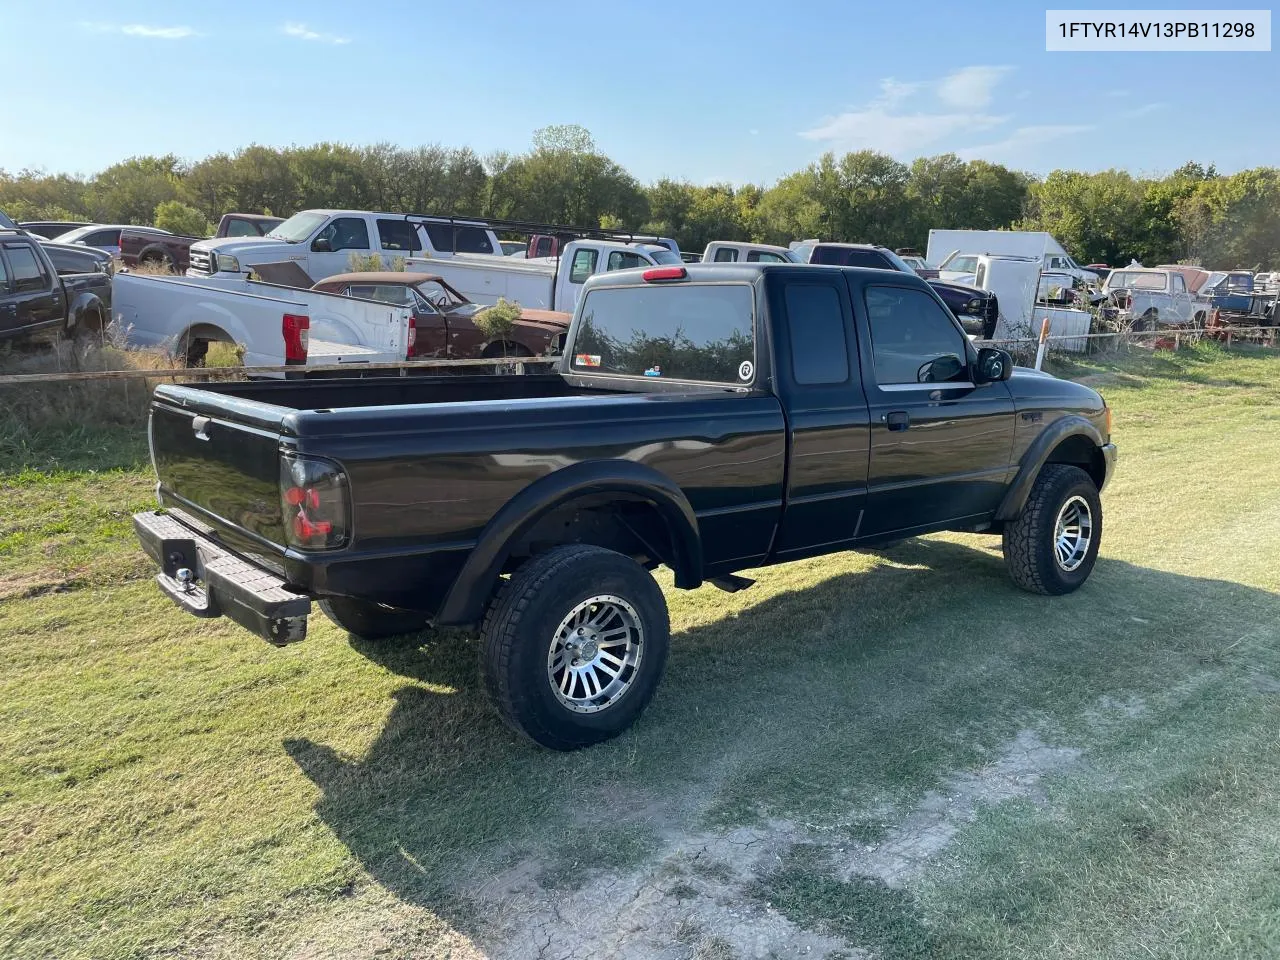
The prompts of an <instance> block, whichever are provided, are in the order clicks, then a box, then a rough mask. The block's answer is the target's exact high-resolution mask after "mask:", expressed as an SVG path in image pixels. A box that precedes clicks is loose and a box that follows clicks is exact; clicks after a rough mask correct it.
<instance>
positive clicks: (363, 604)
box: [320, 597, 430, 640]
mask: <svg viewBox="0 0 1280 960" xmlns="http://www.w3.org/2000/svg"><path fill="white" fill-rule="evenodd" d="M320 609H321V610H323V611H324V615H325V616H326V617H328V618H329V619H330V620H332V621H333V622H334V623H336V624H337V625H338V626H340V627H341V628H342V629H343V630H345V631H347V633H349V634H351V635H352V636H355V637H359V638H360V639H362V640H381V639H383V638H385V637H394V636H398V635H399V634H402V633H415V632H417V631H418V630H421V629H423V628H424V627H426V625H427V622H428V620H429V619H430V618H429V617H428V615H427V614H425V613H423V612H422V611H420V610H402V609H400V608H399V607H384V606H383V605H382V604H380V603H370V602H369V601H368V600H357V599H355V598H354V597H329V598H328V599H325V600H321V601H320Z"/></svg>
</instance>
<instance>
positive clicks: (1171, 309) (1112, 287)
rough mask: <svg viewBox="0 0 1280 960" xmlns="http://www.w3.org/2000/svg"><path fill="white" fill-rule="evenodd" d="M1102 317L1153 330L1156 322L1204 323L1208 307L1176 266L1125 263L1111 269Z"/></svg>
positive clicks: (1173, 323) (1201, 325) (1176, 324)
mask: <svg viewBox="0 0 1280 960" xmlns="http://www.w3.org/2000/svg"><path fill="white" fill-rule="evenodd" d="M1102 292H1103V294H1104V295H1105V298H1106V299H1105V300H1104V301H1103V306H1102V317H1103V319H1105V320H1109V321H1112V322H1116V323H1120V324H1123V325H1127V326H1132V327H1133V328H1134V329H1138V330H1152V329H1155V328H1156V327H1157V326H1162V327H1170V326H1191V325H1194V326H1198V327H1203V326H1204V325H1205V320H1206V319H1207V318H1208V313H1209V307H1208V305H1207V303H1206V301H1205V300H1204V299H1202V298H1201V297H1197V296H1195V295H1194V294H1192V293H1191V291H1190V290H1188V289H1187V280H1186V277H1184V276H1183V274H1182V273H1181V272H1179V271H1177V270H1160V269H1157V268H1154V267H1124V268H1121V269H1116V270H1113V271H1111V273H1110V275H1109V276H1108V277H1107V282H1106V285H1105V286H1104V287H1103V288H1102Z"/></svg>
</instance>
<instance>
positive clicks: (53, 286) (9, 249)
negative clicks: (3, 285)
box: [4, 240, 67, 330]
mask: <svg viewBox="0 0 1280 960" xmlns="http://www.w3.org/2000/svg"><path fill="white" fill-rule="evenodd" d="M4 253H5V259H7V260H8V261H9V263H8V267H9V274H10V281H9V282H10V284H11V286H12V289H13V293H12V294H10V296H9V297H8V298H7V300H8V303H9V305H10V306H11V307H12V308H13V310H12V311H6V312H7V313H8V314H9V315H8V316H6V318H5V319H6V323H7V324H9V325H10V326H11V327H12V328H13V329H19V330H20V329H23V328H25V327H36V326H41V325H43V324H48V323H53V322H55V321H57V320H61V319H63V318H64V317H65V316H66V310H67V304H66V302H65V299H64V297H63V294H62V283H61V282H60V281H59V280H58V278H57V277H55V276H54V275H53V274H51V273H50V272H49V269H48V268H47V267H46V266H45V263H44V260H43V259H42V258H41V257H40V256H38V255H37V253H36V251H35V250H33V249H32V248H31V244H30V242H29V241H26V240H14V241H8V242H6V243H5V244H4Z"/></svg>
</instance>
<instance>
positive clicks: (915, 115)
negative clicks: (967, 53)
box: [800, 67, 1009, 155]
mask: <svg viewBox="0 0 1280 960" xmlns="http://www.w3.org/2000/svg"><path fill="white" fill-rule="evenodd" d="M1008 71H1009V68H1008V67H964V68H963V69H960V70H957V71H955V72H954V73H951V74H948V75H947V76H946V77H943V78H942V79H941V80H914V81H902V80H897V79H894V78H893V77H888V78H886V79H884V80H881V81H880V95H879V96H878V97H876V98H875V99H874V100H872V101H871V102H870V103H868V104H866V105H864V106H861V107H857V108H855V109H853V110H849V111H848V112H846V113H842V114H839V115H837V116H834V117H828V118H827V119H825V120H823V121H822V122H821V123H820V124H818V125H817V126H816V127H813V128H812V129H809V130H804V131H802V132H801V133H800V136H802V137H804V138H805V139H806V140H817V141H821V142H825V143H827V144H828V145H829V146H830V147H831V148H832V149H835V150H868V149H870V150H883V151H885V152H886V153H891V154H897V155H904V154H911V153H913V152H914V151H917V150H920V149H921V148H923V147H927V146H929V145H930V144H935V143H937V142H938V141H940V140H945V139H946V138H948V137H950V136H952V135H953V134H956V133H960V132H962V131H963V132H969V133H973V132H976V131H981V130H990V129H991V128H992V127H998V126H1000V125H1001V124H1004V123H1007V122H1008V121H1009V118H1008V117H1007V116H999V115H995V114H991V113H986V112H984V111H983V110H981V108H982V107H985V106H986V105H987V104H988V103H990V102H991V92H992V89H993V88H994V87H995V85H996V83H998V82H999V80H1000V78H1001V77H1002V76H1004V74H1005V73H1007V72H1008ZM929 93H932V94H933V96H934V99H935V100H938V101H941V106H938V105H930V106H928V107H917V108H916V109H914V110H911V109H904V108H905V106H906V104H907V102H908V101H911V100H914V99H917V98H919V97H921V95H927V94H929ZM947 108H952V109H947Z"/></svg>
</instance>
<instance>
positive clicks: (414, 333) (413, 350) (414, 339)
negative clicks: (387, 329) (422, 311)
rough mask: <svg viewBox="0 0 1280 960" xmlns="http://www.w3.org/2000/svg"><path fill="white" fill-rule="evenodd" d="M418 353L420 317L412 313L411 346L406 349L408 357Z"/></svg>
mask: <svg viewBox="0 0 1280 960" xmlns="http://www.w3.org/2000/svg"><path fill="white" fill-rule="evenodd" d="M417 353H418V318H417V317H415V316H413V315H412V314H410V316H409V348H408V349H407V350H406V351H405V356H406V357H412V356H416V355H417Z"/></svg>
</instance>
